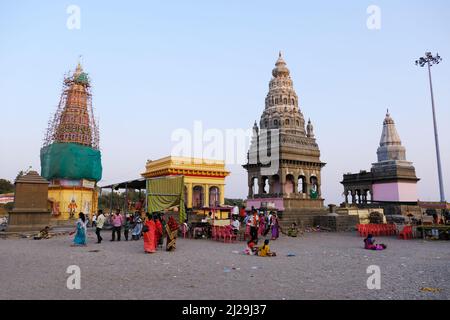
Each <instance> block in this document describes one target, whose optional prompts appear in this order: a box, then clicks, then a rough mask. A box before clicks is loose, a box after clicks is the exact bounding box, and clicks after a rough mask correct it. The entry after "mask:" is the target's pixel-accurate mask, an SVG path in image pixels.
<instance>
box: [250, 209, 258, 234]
mask: <svg viewBox="0 0 450 320" xmlns="http://www.w3.org/2000/svg"><path fill="white" fill-rule="evenodd" d="M258 227H259V217H258V212H257V211H256V209H253V215H252V216H251V218H250V236H251V239H252V240H258Z"/></svg>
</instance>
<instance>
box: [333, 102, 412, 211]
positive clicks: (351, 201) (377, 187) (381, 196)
mask: <svg viewBox="0 0 450 320" xmlns="http://www.w3.org/2000/svg"><path fill="white" fill-rule="evenodd" d="M377 158H378V161H377V162H376V163H373V164H372V168H371V170H370V171H365V170H361V171H360V172H359V173H356V174H351V173H349V174H345V175H344V179H343V181H342V182H341V183H342V184H343V185H344V197H345V203H346V204H347V205H352V206H357V207H369V206H371V205H378V206H380V207H382V208H383V209H384V213H385V214H388V215H389V214H407V213H412V214H414V213H417V214H420V209H419V207H418V206H417V201H418V196H417V182H418V181H419V179H418V178H417V176H416V170H415V168H414V166H413V164H412V162H409V161H407V160H406V149H405V147H404V146H402V142H401V140H400V136H399V134H398V132H397V129H396V127H395V123H394V120H393V119H392V117H391V115H390V114H389V111H388V112H387V114H386V117H385V119H384V122H383V131H382V133H381V139H380V146H379V147H378V149H377Z"/></svg>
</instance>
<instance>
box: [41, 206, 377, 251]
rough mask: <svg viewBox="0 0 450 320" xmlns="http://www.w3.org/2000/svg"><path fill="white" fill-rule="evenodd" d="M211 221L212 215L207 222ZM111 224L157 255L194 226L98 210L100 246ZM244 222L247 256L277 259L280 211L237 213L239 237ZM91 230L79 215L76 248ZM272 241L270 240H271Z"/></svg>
mask: <svg viewBox="0 0 450 320" xmlns="http://www.w3.org/2000/svg"><path fill="white" fill-rule="evenodd" d="M208 219H209V220H210V222H211V221H212V220H211V214H210V215H209V216H208V217H207V218H206V220H208ZM107 221H108V223H109V224H110V225H111V226H112V233H111V240H110V241H121V234H122V230H123V235H124V237H125V241H128V239H129V233H130V230H131V240H133V241H137V240H140V239H141V238H143V240H144V252H145V253H155V252H156V251H157V249H158V247H161V248H162V247H163V242H164V236H165V237H166V239H167V240H166V250H167V251H171V250H174V249H175V245H176V238H177V233H178V231H179V228H180V229H181V230H180V231H181V232H182V233H183V232H187V231H188V230H189V229H190V226H189V224H188V222H187V220H186V221H185V222H184V223H183V224H182V225H181V226H179V225H178V223H177V222H176V221H175V219H174V218H173V217H172V216H171V217H170V218H169V219H168V221H166V219H165V217H164V213H163V212H156V213H153V214H151V213H149V212H147V213H146V214H145V217H143V216H142V213H141V212H139V211H136V212H135V213H134V215H131V214H125V215H124V214H121V212H120V209H117V210H116V211H115V212H114V214H111V215H109V217H108V218H107V217H106V216H105V215H104V214H103V211H102V210H98V212H97V214H96V215H95V216H94V217H93V219H92V227H95V228H96V229H95V234H96V236H97V243H98V244H100V243H101V242H102V241H103V237H102V231H103V229H104V227H105V224H106V223H107ZM241 223H242V224H244V225H245V228H246V231H245V233H246V234H249V235H250V240H248V241H247V247H246V248H245V250H244V254H247V255H258V256H262V257H273V256H276V253H275V252H272V251H271V250H270V246H269V242H270V240H276V239H278V237H279V235H280V224H279V218H278V215H277V213H276V212H273V211H264V210H263V211H259V212H258V210H256V209H255V208H253V207H252V209H251V211H250V212H249V213H248V214H246V215H245V216H244V215H243V214H242V211H239V210H233V212H232V221H231V223H230V224H231V227H232V229H233V231H234V232H235V233H236V234H237V233H238V232H240V229H241ZM87 227H88V218H87V216H86V215H85V214H83V213H82V212H80V213H79V217H78V220H77V222H76V227H75V231H73V232H71V235H73V234H75V237H74V240H73V245H74V246H85V245H86V244H87ZM297 234H298V229H297V225H296V224H295V222H294V223H292V225H291V227H290V228H289V230H288V232H287V235H288V236H290V237H296V236H297ZM47 236H48V230H43V231H41V233H40V234H39V235H38V236H37V237H35V238H37V239H43V238H44V239H45V238H46V237H47ZM259 237H265V238H266V239H265V240H264V244H263V245H262V246H260V247H258V246H257V245H258V238H259ZM269 238H270V239H269ZM364 248H365V249H368V250H384V249H386V245H385V244H377V243H375V239H373V236H372V235H371V234H369V235H368V237H367V238H366V239H364Z"/></svg>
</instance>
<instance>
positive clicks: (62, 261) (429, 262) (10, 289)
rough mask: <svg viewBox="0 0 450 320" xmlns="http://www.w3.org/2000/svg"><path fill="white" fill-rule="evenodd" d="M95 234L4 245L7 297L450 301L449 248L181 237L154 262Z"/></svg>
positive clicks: (343, 236)
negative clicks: (265, 252) (265, 244)
mask: <svg viewBox="0 0 450 320" xmlns="http://www.w3.org/2000/svg"><path fill="white" fill-rule="evenodd" d="M94 236H95V235H94V234H93V233H92V231H90V233H89V244H88V246H87V247H85V248H76V247H70V244H71V240H72V237H69V236H58V237H55V238H52V239H48V240H40V241H35V240H30V239H0V261H1V262H0V268H1V270H0V299H143V298H144V299H449V298H450V244H449V243H448V242H431V241H427V242H423V241H422V240H411V241H402V240H397V239H395V238H379V242H384V243H386V244H387V245H388V249H387V250H386V251H367V250H363V249H362V239H361V238H359V237H357V236H356V235H355V234H354V233H309V234H305V235H304V236H302V237H299V238H287V237H282V238H280V239H279V240H277V241H274V242H272V243H271V247H272V249H273V250H274V251H276V252H277V254H278V256H277V257H274V258H262V257H254V256H244V255H240V254H237V253H234V252H233V251H241V250H242V249H243V248H244V242H240V243H235V244H224V243H220V242H214V241H210V240H189V239H179V240H178V244H177V250H176V252H173V253H169V252H164V251H159V252H157V253H156V254H152V255H148V254H144V253H143V244H142V242H141V241H139V242H125V241H121V242H109V241H104V243H102V244H101V245H97V244H95V243H94V242H95V241H94ZM109 237H110V235H109V232H108V233H105V235H104V238H105V239H107V238H108V239H109ZM97 250H98V251H97ZM288 253H295V256H293V257H288V256H287V254H288ZM69 265H78V266H80V268H81V290H69V289H67V287H66V280H67V277H68V276H69V274H66V269H67V267H68V266H69ZM369 265H378V266H379V267H380V268H381V273H382V278H381V289H380V290H368V289H367V286H366V281H367V278H368V277H369V275H368V274H367V273H366V269H367V267H368V266H369ZM233 268H235V269H233ZM228 270H230V271H229V272H225V271H228ZM423 287H431V288H438V289H441V291H440V292H423V291H421V290H420V289H421V288H423Z"/></svg>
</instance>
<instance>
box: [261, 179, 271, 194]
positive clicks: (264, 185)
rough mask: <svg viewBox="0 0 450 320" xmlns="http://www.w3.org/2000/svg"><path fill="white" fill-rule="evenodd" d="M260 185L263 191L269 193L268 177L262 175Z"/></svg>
mask: <svg viewBox="0 0 450 320" xmlns="http://www.w3.org/2000/svg"><path fill="white" fill-rule="evenodd" d="M262 187H263V193H269V191H270V187H269V178H268V177H262Z"/></svg>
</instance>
